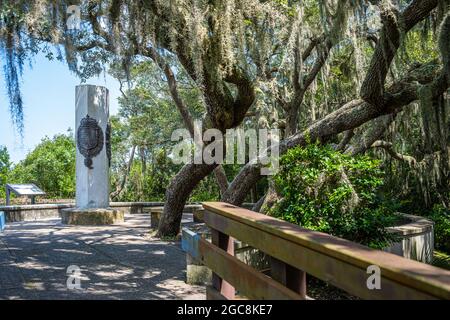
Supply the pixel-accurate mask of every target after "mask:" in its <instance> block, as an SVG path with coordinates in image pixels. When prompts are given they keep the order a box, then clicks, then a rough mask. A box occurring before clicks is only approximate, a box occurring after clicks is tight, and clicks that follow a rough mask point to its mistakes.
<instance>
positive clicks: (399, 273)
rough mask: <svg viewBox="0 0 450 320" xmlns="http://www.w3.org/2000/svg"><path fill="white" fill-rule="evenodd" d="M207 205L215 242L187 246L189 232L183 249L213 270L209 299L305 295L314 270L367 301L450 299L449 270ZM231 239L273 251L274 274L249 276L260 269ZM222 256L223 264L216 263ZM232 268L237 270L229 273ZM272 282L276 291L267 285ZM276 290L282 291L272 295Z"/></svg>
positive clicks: (249, 213) (227, 207) (206, 217)
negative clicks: (374, 278)
mask: <svg viewBox="0 0 450 320" xmlns="http://www.w3.org/2000/svg"><path fill="white" fill-rule="evenodd" d="M203 207H204V209H205V212H204V215H203V218H204V221H205V223H206V224H207V225H208V226H210V227H211V229H212V244H211V243H207V241H206V240H204V239H200V238H198V239H196V240H195V241H191V242H192V243H191V244H190V245H186V243H187V242H186V241H189V240H188V239H187V238H188V236H187V235H186V236H185V237H184V238H183V241H184V243H185V244H184V247H189V248H191V247H195V248H194V249H193V250H186V251H188V252H189V253H190V254H194V255H197V258H198V259H199V260H201V261H203V262H204V264H205V265H206V266H208V267H210V268H211V269H212V271H213V273H214V276H213V288H209V290H208V292H209V293H210V294H209V296H210V297H217V296H218V294H219V295H221V296H223V297H225V298H234V290H235V289H237V290H238V291H239V292H240V293H242V294H243V295H244V296H246V297H248V298H259V299H264V298H268V297H271V298H276V299H295V298H297V299H301V298H305V296H306V288H305V283H306V282H305V273H309V274H311V275H313V276H315V277H317V278H319V279H322V280H324V281H327V282H329V283H331V284H332V285H334V286H336V287H339V288H341V289H343V290H345V291H347V292H349V293H350V294H353V295H355V296H358V297H361V298H366V299H450V271H447V270H444V269H441V268H436V267H433V266H431V265H427V264H423V263H420V262H417V261H413V260H408V259H405V258H402V257H399V256H396V255H393V254H390V253H387V252H383V251H380V250H374V249H370V248H368V247H366V246H363V245H360V244H357V243H354V242H351V241H348V240H344V239H341V238H337V237H334V236H331V235H328V234H324V233H321V232H316V231H311V230H308V229H304V228H301V227H299V226H297V225H294V224H291V223H288V222H286V221H282V220H279V219H276V218H273V217H270V216H266V215H263V214H260V213H256V212H253V211H250V210H246V209H243V208H240V207H236V206H233V205H230V204H228V203H221V202H205V203H203ZM230 237H233V238H236V239H239V240H241V241H242V242H245V243H247V244H248V245H250V246H252V247H255V248H257V249H259V250H261V251H263V252H265V253H266V254H268V255H270V256H271V257H272V278H269V277H267V276H265V275H262V274H261V275H258V276H257V277H255V276H251V279H247V280H246V279H245V277H250V276H249V274H252V273H254V274H256V273H258V272H257V271H256V270H254V269H253V270H251V267H249V266H243V263H242V262H240V261H239V260H237V259H236V258H235V257H233V250H232V249H233V248H232V244H233V241H230ZM191 240H192V239H191ZM194 242H195V244H194ZM189 248H187V249H189ZM185 249H186V248H185ZM224 252H225V255H224ZM226 252H228V253H226ZM219 256H220V257H221V258H220V259H219ZM212 257H214V259H216V260H214V259H213V258H212ZM218 260H220V261H222V263H223V264H224V265H223V266H221V265H220V264H218V263H217V262H215V261H218ZM372 265H374V266H377V267H378V268H379V270H380V276H381V289H372V290H371V289H369V288H368V286H367V279H368V277H369V276H370V275H371V274H368V273H367V268H368V267H369V266H372ZM231 269H232V270H233V272H230V271H229V270H231ZM243 274H245V275H246V276H245V277H244V276H243ZM275 280H276V282H278V283H281V285H283V286H284V287H287V288H288V289H289V290H290V291H291V292H292V294H293V295H289V294H287V295H286V294H285V293H286V292H287V291H286V292H285V291H283V290H284V289H280V288H279V286H278V285H275V284H274V281H275ZM256 283H258V285H257V284H256ZM268 285H269V287H270V288H271V289H267V288H268V287H267V286H268ZM264 286H266V287H264ZM214 290H216V292H214ZM280 290H281V291H280ZM271 291H276V292H277V294H276V295H274V294H273V293H272V294H271Z"/></svg>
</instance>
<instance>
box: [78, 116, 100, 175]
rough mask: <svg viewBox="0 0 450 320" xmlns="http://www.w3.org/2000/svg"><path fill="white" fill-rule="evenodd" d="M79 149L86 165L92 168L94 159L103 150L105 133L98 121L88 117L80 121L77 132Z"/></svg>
mask: <svg viewBox="0 0 450 320" xmlns="http://www.w3.org/2000/svg"><path fill="white" fill-rule="evenodd" d="M77 147H78V150H79V151H80V153H81V154H82V155H83V156H84V165H85V166H86V167H88V168H89V169H93V167H92V158H94V157H95V156H97V155H98V154H99V153H100V151H102V149H103V131H102V128H100V126H99V125H98V122H97V120H95V119H94V118H91V117H89V115H86V117H84V118H83V119H81V121H80V126H79V127H78V130H77Z"/></svg>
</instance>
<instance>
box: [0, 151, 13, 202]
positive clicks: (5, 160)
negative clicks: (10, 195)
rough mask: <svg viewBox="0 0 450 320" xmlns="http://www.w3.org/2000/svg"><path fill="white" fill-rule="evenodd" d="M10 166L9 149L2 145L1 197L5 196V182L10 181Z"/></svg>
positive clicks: (0, 157) (0, 154) (0, 165)
mask: <svg viewBox="0 0 450 320" xmlns="http://www.w3.org/2000/svg"><path fill="white" fill-rule="evenodd" d="M10 167H11V163H10V161H9V153H8V149H6V147H4V146H0V198H4V197H5V184H6V183H7V182H8V174H9V170H10Z"/></svg>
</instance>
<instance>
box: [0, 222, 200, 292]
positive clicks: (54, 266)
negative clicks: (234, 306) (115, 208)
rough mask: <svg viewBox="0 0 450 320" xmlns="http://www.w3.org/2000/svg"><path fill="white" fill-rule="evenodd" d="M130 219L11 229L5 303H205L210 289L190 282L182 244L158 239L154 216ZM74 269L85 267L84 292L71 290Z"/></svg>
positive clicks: (5, 251)
mask: <svg viewBox="0 0 450 320" xmlns="http://www.w3.org/2000/svg"><path fill="white" fill-rule="evenodd" d="M125 220H126V221H125V223H123V224H120V225H114V226H102V227H84V226H65V225H62V224H61V223H60V220H59V219H52V220H40V221H32V222H17V223H10V224H7V227H6V229H5V231H4V232H3V233H0V299H51V300H54V299H204V298H205V289H204V287H200V286H191V285H187V284H186V283H185V282H184V280H185V269H186V259H185V254H184V253H183V251H181V248H180V243H179V242H166V241H160V240H158V239H154V238H152V237H151V236H150V229H149V226H150V218H149V215H148V214H136V215H129V216H126V219H125ZM184 221H187V220H186V219H185V220H184ZM71 265H73V266H77V267H79V270H80V272H81V274H80V275H79V276H78V278H79V279H80V285H81V289H76V288H75V289H69V288H68V286H67V282H69V284H76V283H77V282H76V281H75V280H74V278H69V275H70V274H69V275H68V274H67V269H68V267H69V266H71ZM75 268H76V267H75ZM72 275H73V274H72ZM75 278H77V276H75Z"/></svg>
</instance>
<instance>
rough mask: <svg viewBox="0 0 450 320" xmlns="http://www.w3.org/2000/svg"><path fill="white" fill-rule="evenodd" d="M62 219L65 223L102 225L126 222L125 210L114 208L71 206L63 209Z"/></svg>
mask: <svg viewBox="0 0 450 320" xmlns="http://www.w3.org/2000/svg"><path fill="white" fill-rule="evenodd" d="M61 221H62V223H63V224H72V225H81V226H101V225H110V224H115V223H120V222H124V214H123V211H121V210H117V209H112V208H106V209H103V208H98V209H78V208H70V209H63V210H61Z"/></svg>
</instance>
